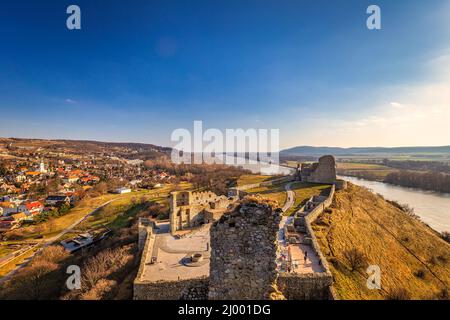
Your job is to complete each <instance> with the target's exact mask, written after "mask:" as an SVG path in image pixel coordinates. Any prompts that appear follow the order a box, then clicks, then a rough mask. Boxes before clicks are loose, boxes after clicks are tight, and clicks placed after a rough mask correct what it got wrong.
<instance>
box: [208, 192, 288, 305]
mask: <svg viewBox="0 0 450 320" xmlns="http://www.w3.org/2000/svg"><path fill="white" fill-rule="evenodd" d="M280 219H281V218H280V214H279V212H278V211H274V210H272V207H271V206H270V205H269V204H268V203H266V202H264V201H257V200H251V199H250V200H248V198H246V199H244V200H243V202H242V203H241V205H240V206H238V207H237V208H236V209H235V210H234V211H232V212H230V213H227V214H225V215H223V216H222V218H221V219H220V220H218V221H216V222H215V223H214V224H213V225H212V227H211V260H210V286H209V298H210V299H213V300H224V299H225V300H237V299H243V300H249V299H255V300H262V299H269V298H270V296H271V294H272V293H273V292H274V291H276V290H275V289H274V287H276V278H277V275H278V274H277V271H276V262H275V261H276V251H277V244H276V235H277V232H278V229H279V223H280Z"/></svg>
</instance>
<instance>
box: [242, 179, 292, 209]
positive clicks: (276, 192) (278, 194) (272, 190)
mask: <svg viewBox="0 0 450 320" xmlns="http://www.w3.org/2000/svg"><path fill="white" fill-rule="evenodd" d="M284 185H285V184H284V183H281V184H276V185H273V186H267V187H259V188H253V189H249V190H246V192H248V193H250V194H259V195H260V196H262V197H264V198H266V199H269V200H273V201H276V202H278V205H279V206H280V207H283V205H284V203H285V202H286V198H287V194H286V190H285V189H284Z"/></svg>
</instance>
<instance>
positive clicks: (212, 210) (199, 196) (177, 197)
mask: <svg viewBox="0 0 450 320" xmlns="http://www.w3.org/2000/svg"><path fill="white" fill-rule="evenodd" d="M235 201H236V199H229V198H228V197H226V196H218V195H216V194H215V193H214V192H211V191H205V192H192V191H178V192H172V193H171V194H170V198H169V206H170V212H169V219H170V230H171V232H172V233H173V232H175V231H178V230H183V229H188V228H192V227H195V226H199V225H201V224H202V223H208V222H211V220H212V219H213V218H215V217H214V215H215V214H217V215H220V214H221V213H223V212H225V211H226V210H227V208H228V206H229V205H231V204H232V203H234V202H235Z"/></svg>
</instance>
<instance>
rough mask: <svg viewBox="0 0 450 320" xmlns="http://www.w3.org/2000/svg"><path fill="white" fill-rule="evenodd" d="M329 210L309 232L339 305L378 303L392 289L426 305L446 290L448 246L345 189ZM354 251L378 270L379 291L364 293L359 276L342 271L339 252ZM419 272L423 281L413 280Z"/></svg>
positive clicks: (371, 198) (371, 197)
mask: <svg viewBox="0 0 450 320" xmlns="http://www.w3.org/2000/svg"><path fill="white" fill-rule="evenodd" d="M331 209H332V213H331V214H329V213H324V214H323V215H322V216H320V217H319V219H318V220H317V221H316V224H315V226H314V229H315V230H316V235H317V237H318V239H319V243H320V246H321V248H322V250H323V253H324V254H325V255H326V256H327V259H329V261H331V263H330V267H331V269H332V273H333V276H334V278H335V289H336V291H337V293H338V295H339V296H340V297H341V298H342V299H384V298H386V296H387V295H388V293H389V292H390V291H392V290H394V289H395V288H403V289H405V290H406V291H407V292H408V293H409V295H410V297H411V298H413V299H431V298H434V297H435V296H436V295H437V294H438V292H439V291H440V290H442V289H444V288H447V289H448V287H449V284H450V254H449V245H448V244H447V243H446V242H445V241H444V240H442V239H441V238H440V237H439V236H438V234H437V233H436V232H435V231H433V230H432V229H431V228H429V227H428V226H426V225H425V224H423V223H421V222H420V221H417V220H415V219H413V218H411V217H409V216H408V215H406V214H405V213H403V212H402V211H400V210H399V209H397V208H396V207H394V206H392V205H391V204H389V203H388V202H386V201H385V200H384V199H383V198H382V197H380V196H378V195H375V194H373V193H371V192H369V191H367V190H366V189H364V188H361V187H357V186H354V185H351V184H349V188H348V189H347V190H343V191H339V192H337V193H336V197H335V200H334V203H333V206H332V208H331ZM354 247H356V248H358V249H359V250H361V251H362V252H363V253H364V254H365V255H366V256H367V259H368V263H369V264H377V265H379V266H380V268H381V286H382V290H369V289H367V287H366V279H367V274H366V273H365V270H361V271H359V272H358V271H355V272H350V271H348V266H347V265H346V262H345V260H344V259H343V252H345V250H348V249H351V248H354ZM442 258H443V259H442ZM433 260H435V262H434V263H433V262H432V261H433ZM443 260H446V261H443ZM419 270H423V271H424V272H425V278H424V279H421V278H419V277H416V276H415V275H414V274H415V273H416V272H417V271H419Z"/></svg>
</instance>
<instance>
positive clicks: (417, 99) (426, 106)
mask: <svg viewBox="0 0 450 320" xmlns="http://www.w3.org/2000/svg"><path fill="white" fill-rule="evenodd" d="M449 52H450V50H448V51H446V52H444V53H442V52H441V53H437V54H436V56H435V57H433V58H431V59H429V60H428V61H425V62H424V63H423V65H424V66H425V69H426V70H427V72H426V74H424V75H423V79H424V80H423V82H422V83H419V84H417V83H414V84H409V85H402V86H389V87H384V88H379V89H374V90H377V91H376V96H377V97H381V101H385V102H381V103H380V102H374V103H373V104H370V101H369V102H367V101H366V103H365V104H364V105H362V107H363V108H361V110H363V112H362V113H361V114H359V116H358V112H356V111H355V113H354V114H353V115H349V116H345V117H344V116H342V117H339V115H337V116H335V115H330V116H326V117H321V118H314V117H312V118H310V119H308V121H307V122H306V121H303V122H302V129H301V134H300V136H301V140H302V141H301V142H299V141H298V140H299V137H298V136H297V135H293V138H291V137H288V138H287V139H289V140H290V141H289V142H288V144H289V145H297V144H299V143H300V144H314V145H335V146H346V147H349V146H405V145H450V54H448V53H449ZM336 108H339V106H336ZM319 128H320V129H319ZM323 128H326V130H324V129H323ZM330 132H331V133H332V134H330ZM291 136H292V135H291ZM294 139H295V140H296V141H295V142H294Z"/></svg>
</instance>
